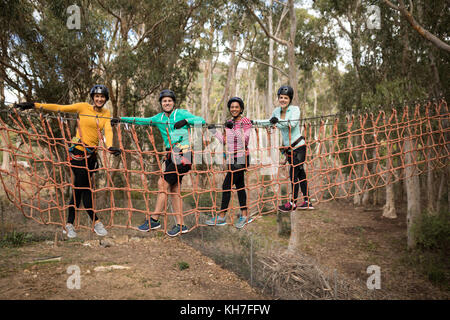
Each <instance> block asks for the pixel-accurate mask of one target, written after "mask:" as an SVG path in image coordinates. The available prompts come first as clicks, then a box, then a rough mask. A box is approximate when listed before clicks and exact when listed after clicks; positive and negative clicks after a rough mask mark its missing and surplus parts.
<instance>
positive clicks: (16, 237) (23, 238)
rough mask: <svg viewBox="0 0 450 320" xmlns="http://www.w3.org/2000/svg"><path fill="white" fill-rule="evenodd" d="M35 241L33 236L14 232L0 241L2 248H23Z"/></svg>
mask: <svg viewBox="0 0 450 320" xmlns="http://www.w3.org/2000/svg"><path fill="white" fill-rule="evenodd" d="M32 240H33V235H32V234H31V233H26V232H17V231H15V230H13V231H12V232H9V233H7V234H5V235H4V236H3V238H1V239H0V247H22V246H24V245H25V244H27V243H30V242H31V241H32Z"/></svg>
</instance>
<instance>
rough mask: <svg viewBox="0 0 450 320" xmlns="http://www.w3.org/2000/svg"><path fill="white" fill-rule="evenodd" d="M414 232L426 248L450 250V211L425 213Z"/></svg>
mask: <svg viewBox="0 0 450 320" xmlns="http://www.w3.org/2000/svg"><path fill="white" fill-rule="evenodd" d="M413 232H414V233H415V234H416V238H417V245H418V247H420V248H422V249H424V250H444V251H445V250H447V252H448V250H450V212H441V213H439V214H436V215H430V214H423V215H422V216H421V218H420V220H419V221H418V222H417V224H416V225H415V226H414V229H413Z"/></svg>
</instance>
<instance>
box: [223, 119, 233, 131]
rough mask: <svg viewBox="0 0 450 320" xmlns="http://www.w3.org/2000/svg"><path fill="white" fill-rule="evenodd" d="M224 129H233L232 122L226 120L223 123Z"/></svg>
mask: <svg viewBox="0 0 450 320" xmlns="http://www.w3.org/2000/svg"><path fill="white" fill-rule="evenodd" d="M225 127H227V128H228V129H233V127H234V123H233V121H231V120H228V121H227V122H225Z"/></svg>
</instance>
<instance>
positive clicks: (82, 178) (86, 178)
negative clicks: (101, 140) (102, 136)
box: [67, 153, 98, 224]
mask: <svg viewBox="0 0 450 320" xmlns="http://www.w3.org/2000/svg"><path fill="white" fill-rule="evenodd" d="M70 164H71V165H72V171H73V175H74V177H75V181H74V188H73V192H72V197H71V199H70V203H69V205H70V206H69V216H68V217H67V223H71V224H73V223H74V221H75V208H74V206H73V205H74V204H75V206H76V207H77V208H79V207H80V205H81V200H83V205H84V208H85V209H86V211H87V213H88V214H89V217H90V218H91V220H92V221H97V220H98V218H97V216H96V215H95V213H94V210H92V209H93V206H92V191H91V190H92V186H91V183H90V181H91V178H92V176H93V174H94V172H93V171H91V170H94V169H96V166H97V156H96V154H95V153H94V154H93V155H91V157H90V158H88V159H87V167H88V169H89V171H88V170H87V169H86V160H85V159H83V160H71V161H70ZM74 166H76V167H74ZM80 167H81V168H80Z"/></svg>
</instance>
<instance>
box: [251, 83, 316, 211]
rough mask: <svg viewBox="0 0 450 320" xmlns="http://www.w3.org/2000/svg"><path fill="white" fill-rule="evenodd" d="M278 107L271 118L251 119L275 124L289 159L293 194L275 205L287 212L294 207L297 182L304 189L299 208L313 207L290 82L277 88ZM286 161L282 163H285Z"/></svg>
mask: <svg viewBox="0 0 450 320" xmlns="http://www.w3.org/2000/svg"><path fill="white" fill-rule="evenodd" d="M277 96H278V103H279V104H280V106H279V107H277V108H275V109H274V110H273V112H272V117H271V118H270V120H253V124H257V125H262V126H276V127H277V128H278V129H280V132H281V136H282V145H283V147H282V148H281V150H282V151H281V152H282V153H283V154H284V155H285V157H286V158H285V159H286V161H287V162H288V163H289V179H290V181H291V187H292V195H291V196H292V198H291V200H290V201H288V202H286V203H285V204H282V205H280V206H279V207H278V209H279V210H280V211H282V212H290V211H294V210H296V209H297V200H298V192H299V185H300V188H301V190H302V193H303V199H304V201H303V203H302V204H301V205H299V206H298V209H303V210H304V209H314V206H313V205H312V203H311V200H310V197H309V193H308V183H307V181H306V172H305V169H304V167H303V166H304V162H305V159H306V144H305V137H303V136H302V135H301V133H300V108H299V107H297V106H292V105H291V102H292V99H293V97H294V90H293V89H292V87H290V86H281V87H280V88H279V89H278V92H277ZM286 161H285V162H284V163H283V164H285V163H286Z"/></svg>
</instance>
